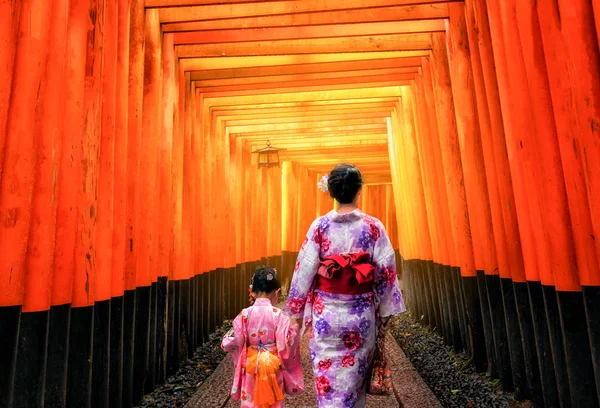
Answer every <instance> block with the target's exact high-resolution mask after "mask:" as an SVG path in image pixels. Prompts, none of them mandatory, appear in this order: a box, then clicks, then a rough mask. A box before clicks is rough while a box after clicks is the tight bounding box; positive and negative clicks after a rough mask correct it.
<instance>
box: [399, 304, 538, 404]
mask: <svg viewBox="0 0 600 408" xmlns="http://www.w3.org/2000/svg"><path fill="white" fill-rule="evenodd" d="M391 332H392V334H393V336H394V337H395V338H396V341H398V344H399V345H400V347H402V349H403V350H404V352H405V353H406V356H407V357H408V359H409V360H410V361H411V363H412V364H413V366H414V367H415V369H416V370H417V371H418V372H419V374H420V375H421V377H422V378H423V380H424V381H425V383H426V384H427V385H428V386H429V388H430V389H431V390H432V391H433V393H434V394H435V396H436V397H437V398H438V399H439V401H440V403H441V404H442V406H444V407H445V408H459V407H460V408H517V407H518V408H527V407H531V404H530V403H529V402H527V401H526V402H518V401H515V400H514V397H513V395H512V394H509V393H504V392H502V390H500V387H499V386H498V380H490V379H489V378H486V377H485V376H483V375H479V374H477V373H476V372H475V371H474V369H473V367H472V365H471V364H470V361H469V359H468V357H467V356H466V355H465V354H464V353H454V352H453V351H452V349H451V348H450V347H449V346H447V345H446V344H444V341H443V339H442V338H441V337H440V336H439V335H438V334H436V333H432V332H431V331H430V330H429V329H428V328H426V327H424V326H422V325H420V324H419V323H417V322H416V321H415V320H414V319H413V317H412V316H411V315H410V313H404V314H402V315H399V316H397V317H395V318H394V320H393V321H392V326H391Z"/></svg>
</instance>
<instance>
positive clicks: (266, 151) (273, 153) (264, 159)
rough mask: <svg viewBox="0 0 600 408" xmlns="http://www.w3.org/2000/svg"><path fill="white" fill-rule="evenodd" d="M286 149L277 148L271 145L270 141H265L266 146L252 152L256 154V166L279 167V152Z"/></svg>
mask: <svg viewBox="0 0 600 408" xmlns="http://www.w3.org/2000/svg"><path fill="white" fill-rule="evenodd" d="M282 150H286V149H278V148H276V147H272V146H271V141H267V147H264V148H262V149H259V150H255V151H253V152H252V153H257V154H258V167H259V168H261V167H274V166H277V167H279V152H280V151H282Z"/></svg>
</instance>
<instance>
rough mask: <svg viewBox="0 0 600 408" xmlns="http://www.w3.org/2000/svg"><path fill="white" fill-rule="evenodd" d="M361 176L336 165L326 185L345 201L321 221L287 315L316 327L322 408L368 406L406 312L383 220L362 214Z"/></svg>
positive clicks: (297, 272)
mask: <svg viewBox="0 0 600 408" xmlns="http://www.w3.org/2000/svg"><path fill="white" fill-rule="evenodd" d="M362 185H363V182H362V176H361V173H360V171H359V170H358V169H357V168H356V167H354V166H352V165H348V164H340V165H338V166H336V167H335V168H334V169H333V170H332V171H331V174H330V176H329V179H328V180H327V186H328V190H329V193H330V195H331V197H333V198H334V199H335V200H336V201H337V202H338V203H339V209H338V210H337V211H335V210H332V211H330V212H329V213H328V214H326V215H325V216H322V217H319V218H317V219H316V220H315V221H314V222H313V223H312V225H311V227H310V229H309V230H308V234H307V236H306V238H305V239H304V244H303V245H302V248H301V250H300V253H299V255H298V262H297V263H296V267H295V269H294V276H293V278H292V284H291V287H290V293H289V300H288V304H287V307H286V312H287V313H288V314H289V315H290V316H291V317H292V318H294V319H298V320H301V321H302V322H303V328H304V329H306V328H308V327H310V326H311V325H312V332H311V340H310V356H311V359H312V365H313V371H314V374H315V386H316V391H317V400H318V403H319V407H355V406H356V407H364V406H365V398H366V386H367V374H368V371H369V365H370V363H371V360H372V357H373V353H374V351H375V342H376V338H377V335H378V332H379V334H380V335H381V334H383V333H384V332H385V330H386V329H387V324H388V322H389V318H390V316H391V315H393V314H396V313H402V312H404V311H405V310H406V308H405V306H404V301H403V299H402V294H401V293H400V285H399V283H398V278H397V275H396V260H395V254H394V249H393V247H392V245H391V244H390V241H389V239H388V236H387V234H386V232H385V229H384V227H383V225H382V223H381V222H380V221H379V220H377V219H376V218H373V217H371V216H368V215H366V214H364V213H363V212H361V211H360V210H359V209H357V208H356V203H357V201H358V199H359V198H360V194H361V191H362Z"/></svg>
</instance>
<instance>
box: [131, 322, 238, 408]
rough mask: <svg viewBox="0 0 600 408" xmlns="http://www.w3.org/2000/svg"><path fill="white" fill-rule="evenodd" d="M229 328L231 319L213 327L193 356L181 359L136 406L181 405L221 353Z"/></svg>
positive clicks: (205, 375)
mask: <svg viewBox="0 0 600 408" xmlns="http://www.w3.org/2000/svg"><path fill="white" fill-rule="evenodd" d="M230 328H231V322H225V324H224V325H223V326H222V327H219V328H218V329H216V331H215V332H214V333H212V334H211V335H210V337H209V340H208V341H207V342H206V343H204V344H203V345H202V346H200V347H199V348H198V349H197V350H196V351H195V352H194V357H193V358H191V359H189V360H188V361H187V362H186V363H184V364H183V365H182V366H181V367H180V368H179V370H178V371H177V373H175V375H173V376H172V377H169V378H168V379H167V382H166V383H165V384H162V385H160V386H158V387H157V388H156V389H155V390H154V391H153V392H152V393H151V394H148V395H145V396H144V398H142V400H141V401H140V404H139V405H138V408H167V407H168V408H175V407H183V406H184V405H185V404H186V403H187V402H188V401H189V400H190V398H192V396H193V395H194V393H195V392H196V390H197V389H198V387H200V386H201V385H202V383H203V382H204V380H206V379H207V378H208V377H209V376H210V375H211V374H212V372H213V371H214V370H215V368H217V366H218V365H219V364H220V363H221V361H222V360H223V358H224V357H225V352H224V351H223V350H222V349H221V340H222V338H223V336H224V335H225V333H226V332H227V331H228V330H229V329H230Z"/></svg>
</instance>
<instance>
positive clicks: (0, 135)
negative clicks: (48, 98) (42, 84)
mask: <svg viewBox="0 0 600 408" xmlns="http://www.w3.org/2000/svg"><path fill="white" fill-rule="evenodd" d="M22 4H23V3H22V2H20V1H10V2H5V3H2V5H0V27H2V28H0V30H1V31H0V38H1V39H2V40H0V41H1V43H0V44H1V45H0V67H2V68H0V69H1V70H0V76H1V77H2V78H5V79H4V81H2V84H1V85H0V168H2V163H3V161H4V149H5V143H6V134H7V127H6V125H7V121H8V109H9V102H10V95H11V93H12V83H13V78H14V77H13V72H14V67H15V57H16V55H17V38H18V35H19V23H20V17H21V7H22ZM1 180H2V176H0V182H1Z"/></svg>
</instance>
